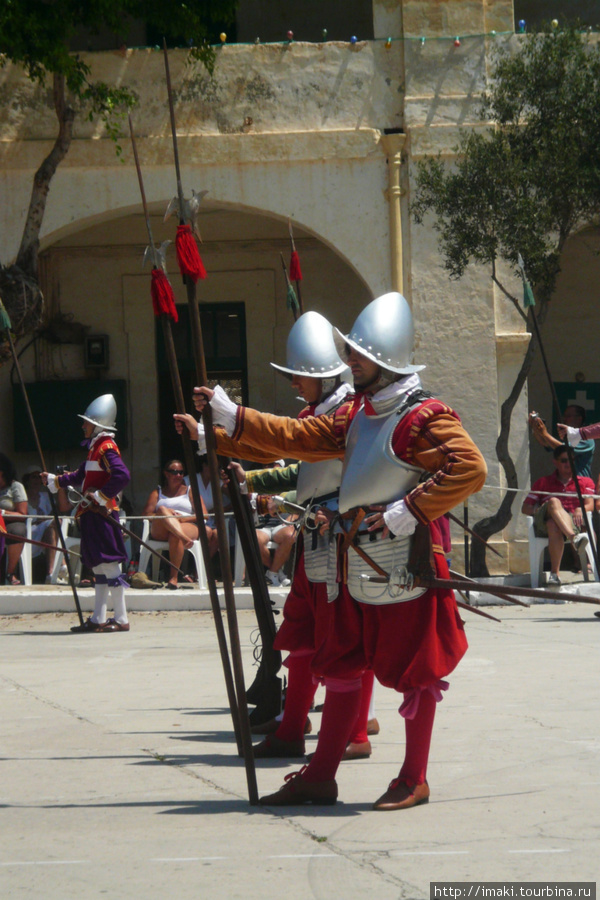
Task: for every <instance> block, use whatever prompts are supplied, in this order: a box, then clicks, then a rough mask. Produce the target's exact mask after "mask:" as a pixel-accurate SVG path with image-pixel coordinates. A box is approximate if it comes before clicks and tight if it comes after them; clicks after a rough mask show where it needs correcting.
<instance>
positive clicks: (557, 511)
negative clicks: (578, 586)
mask: <svg viewBox="0 0 600 900" xmlns="http://www.w3.org/2000/svg"><path fill="white" fill-rule="evenodd" d="M552 456H553V457H554V467H555V468H554V472H553V473H552V475H544V476H543V477H542V478H538V479H537V481H535V482H534V483H533V485H532V488H531V491H530V493H529V494H527V496H526V497H525V500H524V501H523V506H522V507H521V512H522V513H523V515H524V516H533V520H534V521H533V525H534V531H535V534H536V537H547V538H548V553H549V554H550V574H549V576H548V584H549V585H550V586H552V585H554V586H559V585H560V577H559V571H560V564H561V561H562V557H563V552H564V549H565V541H569V542H570V544H571V546H572V547H573V549H574V550H575V555H576V556H577V555H578V554H579V550H580V549H583V547H584V546H585V545H586V544H587V542H588V537H587V535H586V533H585V525H584V521H583V516H584V510H582V509H581V506H580V505H579V498H578V496H577V488H576V486H575V482H574V480H573V474H572V472H571V466H570V463H569V455H568V453H567V449H566V447H565V446H564V444H560V445H559V446H558V447H555V448H554V450H553V451H552ZM577 481H578V482H579V487H580V488H581V493H582V495H584V496H583V502H584V507H585V510H591V509H593V508H594V501H593V499H592V497H586V496H585V495H586V494H592V495H593V494H594V493H595V485H594V482H593V481H592V479H591V478H587V477H586V476H584V475H578V476H577ZM552 494H559V495H562V496H554V497H553V496H552ZM566 494H568V495H569V496H564V495H566Z"/></svg>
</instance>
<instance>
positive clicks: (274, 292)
mask: <svg viewBox="0 0 600 900" xmlns="http://www.w3.org/2000/svg"><path fill="white" fill-rule="evenodd" d="M166 205H167V201H166V200H165V201H153V202H152V203H151V204H150V206H149V212H150V219H151V227H152V233H153V237H154V241H155V243H156V244H160V243H161V242H162V241H164V240H167V239H170V240H173V238H174V236H175V226H176V220H175V219H170V220H169V221H167V222H166V223H164V222H163V215H164V210H165V208H166ZM293 229H294V239H295V243H296V247H297V250H298V252H299V254H300V259H301V265H302V271H303V281H302V283H301V289H302V297H303V302H304V308H305V309H306V310H307V309H316V310H318V311H319V312H321V313H323V314H324V315H325V316H327V318H329V319H330V320H331V321H333V322H334V323H335V324H336V325H338V326H339V327H340V328H341V329H343V330H347V329H349V328H350V326H351V324H352V322H353V321H354V319H355V318H356V315H358V313H359V312H360V310H361V309H362V308H363V307H364V306H365V305H366V304H367V303H368V302H369V301H370V300H371V299H372V293H371V291H370V290H369V288H368V287H367V284H366V280H365V279H364V278H362V277H361V276H360V275H359V274H358V272H357V269H356V267H355V266H353V265H352V264H351V263H350V261H349V260H347V259H345V258H344V257H343V255H342V254H341V253H339V252H338V251H337V250H336V248H335V247H332V246H331V244H330V243H329V242H327V241H325V240H323V239H321V237H320V236H319V235H318V234H317V233H316V231H315V229H314V228H313V227H310V226H307V225H304V224H302V225H300V224H299V223H296V222H294V223H293ZM199 230H200V233H201V235H202V243H201V245H200V252H201V255H202V258H203V261H204V264H205V266H206V269H207V272H208V277H207V279H206V281H201V282H199V284H198V297H199V301H200V303H202V302H203V301H206V302H209V303H216V304H219V303H228V302H231V301H234V300H235V301H239V302H241V303H243V304H244V308H245V323H246V334H245V338H246V349H247V379H248V395H249V402H250V405H253V406H256V407H257V408H260V409H264V410H267V411H275V412H278V413H284V414H291V415H295V414H296V413H297V412H298V410H299V406H298V403H297V401H296V400H295V397H294V393H293V391H291V389H290V387H289V383H288V382H287V381H286V380H285V379H283V378H280V377H278V376H277V375H276V374H275V373H274V370H273V369H272V368H271V367H270V366H269V362H270V361H274V362H284V360H285V345H286V339H287V335H288V332H289V329H290V327H291V325H292V324H293V318H292V315H291V312H290V311H289V310H288V309H287V306H286V293H287V292H286V282H285V276H284V273H283V268H282V265H281V255H283V258H284V261H285V264H286V266H288V265H289V259H290V251H291V244H290V238H289V232H288V221H287V219H286V218H284V217H282V216H281V215H277V214H276V213H273V212H270V211H265V210H258V209H256V208H252V207H246V206H243V205H241V204H232V203H226V202H217V201H214V200H210V199H209V198H207V199H206V202H205V203H203V204H202V207H201V214H200V216H199ZM147 243H148V237H147V230H146V225H145V220H144V216H143V214H142V212H141V209H140V204H139V203H138V204H137V205H135V206H133V205H125V206H123V207H120V208H118V209H115V210H113V211H112V214H111V213H110V212H109V211H105V212H102V213H99V214H98V215H96V216H93V217H86V218H85V219H81V220H79V221H78V222H72V223H69V224H68V225H67V224H65V225H62V226H61V227H60V228H59V229H56V230H55V231H54V232H52V233H50V234H48V235H47V236H46V238H45V241H44V248H43V250H42V253H41V256H40V260H41V273H42V277H43V282H44V290H45V294H46V298H47V306H48V316H49V317H50V318H52V317H53V316H57V315H59V314H60V315H62V316H63V317H64V316H66V317H70V318H73V319H74V320H76V321H77V322H79V323H82V324H83V325H84V326H86V328H87V329H88V333H102V334H108V335H109V340H110V370H108V371H106V372H102V373H101V376H100V377H107V378H117V379H125V380H126V381H127V383H128V392H129V406H130V409H129V416H128V420H129V423H130V435H129V447H128V450H127V452H126V459H127V462H128V463H129V464H130V465H131V470H132V473H133V481H132V494H133V499H134V502H135V503H136V505H139V504H141V503H143V501H144V500H145V497H146V496H147V493H148V492H149V490H150V489H151V488H152V486H153V484H154V483H155V480H156V474H157V470H158V467H159V463H160V455H161V447H160V436H159V434H158V433H157V431H158V430H159V421H158V416H157V402H156V398H157V396H158V385H157V375H156V355H155V354H156V346H155V340H156V336H155V320H154V317H153V315H152V311H151V300H150V271H149V268H147V269H146V270H143V269H142V258H143V252H144V249H145V247H146V245H147ZM168 271H169V276H170V279H171V283H172V285H173V288H174V291H175V295H176V300H177V302H178V303H182V304H185V303H186V294H185V289H184V287H183V286H182V285H181V278H180V276H179V272H178V268H177V263H176V258H175V250H174V248H169V251H168ZM92 376H94V373H91V372H89V371H86V369H85V368H84V365H83V353H82V348H81V347H80V346H77V345H67V346H60V347H53V346H48V347H46V348H45V350H44V352H43V353H40V354H38V363H37V371H36V373H35V377H36V378H39V379H48V378H50V379H52V378H65V377H68V378H88V377H92ZM95 377H97V376H95ZM61 462H64V460H61Z"/></svg>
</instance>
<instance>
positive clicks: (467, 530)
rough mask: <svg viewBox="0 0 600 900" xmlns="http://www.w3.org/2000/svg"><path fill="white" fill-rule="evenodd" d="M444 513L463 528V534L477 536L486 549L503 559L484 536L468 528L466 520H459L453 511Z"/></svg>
mask: <svg viewBox="0 0 600 900" xmlns="http://www.w3.org/2000/svg"><path fill="white" fill-rule="evenodd" d="M446 515H447V516H448V518H449V519H451V520H452V521H453V522H456V524H457V525H460V527H461V528H462V529H463V531H464V532H465V535H467V534H470V535H471V537H474V538H477V540H478V541H481V543H482V544H487V549H488V550H491V551H492V553H495V554H496V556H499V557H500V559H503V557H502V554H501V553H498V551H497V550H496V548H495V547H490V545H489V544H488V542H487V541H486V539H485V538H482V537H481V535H480V534H477V532H476V531H473V529H472V528H469V526H468V525H467V523H466V522H461V521H460V519H459V518H458V516H455V515H454V514H453V513H451V512H447V513H446ZM467 515H468V512H467V507H466V505H465V516H467ZM467 562H468V551H467V547H465V563H467Z"/></svg>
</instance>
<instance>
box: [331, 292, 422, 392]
mask: <svg viewBox="0 0 600 900" xmlns="http://www.w3.org/2000/svg"><path fill="white" fill-rule="evenodd" d="M333 339H334V341H335V346H336V348H337V351H338V353H339V355H340V356H341V358H342V359H344V360H347V359H348V351H347V346H348V345H349V346H350V347H352V348H353V349H354V350H357V351H358V352H359V353H362V354H363V356H366V357H367V358H368V359H370V360H371V361H372V362H374V363H377V365H378V366H380V367H381V368H382V369H386V370H387V371H388V372H394V373H395V374H396V375H411V374H412V373H413V372H420V371H421V370H422V369H424V368H425V366H415V365H413V363H412V357H413V345H414V340H415V332H414V328H413V321H412V313H411V311H410V307H409V305H408V303H407V302H406V300H405V299H404V297H403V296H402V294H399V293H398V292H397V291H391V292H390V293H389V294H382V295H381V297H377V299H376V300H373V301H372V302H371V303H369V305H368V306H365V308H364V309H363V311H362V312H361V313H360V315H359V316H358V318H357V320H356V321H355V323H354V325H353V326H352V328H351V329H350V334H348V335H344V334H342V332H341V331H340V330H339V329H338V328H334V329H333Z"/></svg>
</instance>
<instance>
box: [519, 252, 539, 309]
mask: <svg viewBox="0 0 600 900" xmlns="http://www.w3.org/2000/svg"><path fill="white" fill-rule="evenodd" d="M517 260H518V263H519V268H520V269H521V278H522V279H523V306H524V307H525V309H529V307H530V306H535V298H534V296H533V291H532V289H531V285H530V284H529V281H528V280H527V276H526V275H525V263H524V262H523V257H522V256H521V254H520V253H519V255H518V257H517Z"/></svg>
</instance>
